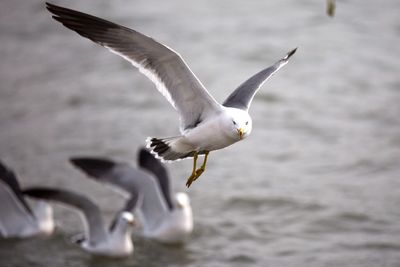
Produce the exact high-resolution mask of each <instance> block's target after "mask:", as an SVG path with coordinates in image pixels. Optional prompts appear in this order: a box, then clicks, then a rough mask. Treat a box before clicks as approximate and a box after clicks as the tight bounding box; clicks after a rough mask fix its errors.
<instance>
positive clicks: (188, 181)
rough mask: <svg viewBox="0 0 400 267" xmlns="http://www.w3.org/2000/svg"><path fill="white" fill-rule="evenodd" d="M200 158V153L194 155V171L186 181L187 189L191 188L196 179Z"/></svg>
mask: <svg viewBox="0 0 400 267" xmlns="http://www.w3.org/2000/svg"><path fill="white" fill-rule="evenodd" d="M198 156H199V155H198V153H197V152H194V155H193V171H192V174H191V175H190V176H189V178H188V179H187V181H186V186H187V187H189V186H190V185H191V184H192V183H193V181H194V180H195V179H196V167H197V166H196V165H197V158H198Z"/></svg>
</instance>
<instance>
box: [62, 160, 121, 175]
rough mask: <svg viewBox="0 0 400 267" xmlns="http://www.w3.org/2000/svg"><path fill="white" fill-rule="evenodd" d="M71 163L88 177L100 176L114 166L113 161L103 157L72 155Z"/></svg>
mask: <svg viewBox="0 0 400 267" xmlns="http://www.w3.org/2000/svg"><path fill="white" fill-rule="evenodd" d="M69 161H70V162H71V164H72V165H74V166H75V167H77V168H78V169H80V170H81V171H83V172H84V173H86V174H87V175H88V176H90V177H94V178H101V177H102V176H104V175H105V174H107V173H108V172H110V171H111V170H112V169H113V168H114V167H115V162H113V161H111V160H109V159H105V158H86V157H72V158H70V159H69Z"/></svg>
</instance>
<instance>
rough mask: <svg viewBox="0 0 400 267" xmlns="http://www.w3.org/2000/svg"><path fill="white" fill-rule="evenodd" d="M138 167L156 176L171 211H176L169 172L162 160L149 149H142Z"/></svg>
mask: <svg viewBox="0 0 400 267" xmlns="http://www.w3.org/2000/svg"><path fill="white" fill-rule="evenodd" d="M138 165H139V166H140V167H141V168H143V169H145V170H147V171H149V172H151V173H152V174H154V177H155V178H156V179H157V181H158V184H159V185H160V188H161V192H162V193H163V196H164V198H165V201H166V202H167V205H168V208H169V209H170V210H172V209H174V207H175V205H174V203H173V202H172V198H171V195H172V188H171V183H170V180H169V176H168V172H167V169H166V168H165V167H164V165H163V164H162V163H161V162H160V160H158V159H156V158H155V157H154V155H153V154H151V153H150V152H149V151H147V149H145V148H142V149H140V150H139V156H138Z"/></svg>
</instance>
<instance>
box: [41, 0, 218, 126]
mask: <svg viewBox="0 0 400 267" xmlns="http://www.w3.org/2000/svg"><path fill="white" fill-rule="evenodd" d="M46 4H47V9H48V10H49V11H50V12H51V13H53V14H54V16H53V18H54V19H55V20H57V21H59V22H61V23H62V24H63V25H64V26H65V27H67V28H69V29H71V30H73V31H75V32H77V33H78V34H79V35H81V36H83V37H86V38H88V39H90V40H92V41H93V42H95V43H98V44H100V45H102V46H104V47H106V48H108V49H109V50H110V51H111V52H113V53H115V54H117V55H119V56H121V57H123V58H124V59H126V60H128V61H129V62H131V63H132V65H133V66H135V67H137V68H138V69H139V71H140V72H142V73H143V74H144V75H146V76H147V77H148V78H149V79H150V80H151V81H152V82H153V83H155V85H156V87H157V89H158V90H159V91H160V92H161V93H162V94H163V95H164V96H165V97H166V98H167V100H168V101H169V102H170V103H171V104H172V105H173V106H174V107H175V108H176V109H177V110H178V112H179V114H180V118H181V130H185V129H188V128H191V127H194V126H195V124H196V123H198V122H199V121H201V120H202V119H204V118H206V117H207V116H208V115H210V114H213V113H215V112H219V111H220V110H221V106H220V104H218V103H217V102H216V101H215V100H214V98H213V97H212V96H211V95H210V94H209V93H208V92H207V90H206V89H205V88H204V86H203V85H202V84H201V82H200V81H199V80H198V79H197V77H196V76H195V75H194V74H193V73H192V71H191V70H190V69H189V67H188V66H187V65H186V63H185V62H184V61H183V59H182V58H181V56H180V55H179V54H178V53H176V52H175V51H173V50H172V49H170V48H168V47H166V46H165V45H163V44H160V43H159V42H157V41H155V40H154V39H152V38H150V37H148V36H146V35H143V34H141V33H139V32H137V31H135V30H132V29H129V28H126V27H123V26H121V25H118V24H115V23H112V22H109V21H106V20H103V19H100V18H97V17H94V16H91V15H88V14H85V13H82V12H78V11H74V10H71V9H67V8H63V7H59V6H56V5H53V4H49V3H46Z"/></svg>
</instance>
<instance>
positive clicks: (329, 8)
mask: <svg viewBox="0 0 400 267" xmlns="http://www.w3.org/2000/svg"><path fill="white" fill-rule="evenodd" d="M335 9H336V3H335V0H327V5H326V13H327V14H328V15H329V16H330V17H333V16H334V15H335Z"/></svg>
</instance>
